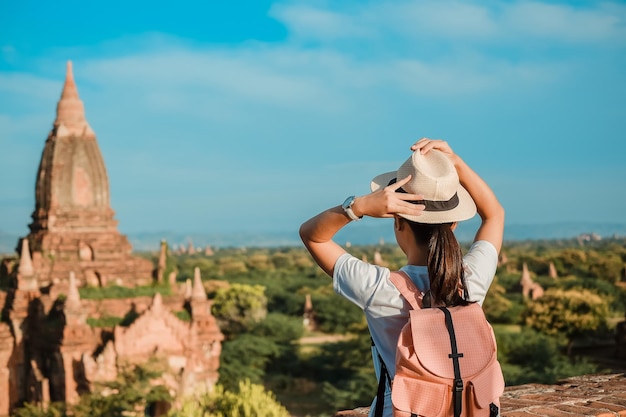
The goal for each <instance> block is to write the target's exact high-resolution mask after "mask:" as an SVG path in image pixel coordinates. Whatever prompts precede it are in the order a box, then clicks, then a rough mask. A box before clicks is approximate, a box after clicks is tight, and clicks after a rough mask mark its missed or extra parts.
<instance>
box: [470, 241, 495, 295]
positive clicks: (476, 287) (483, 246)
mask: <svg viewBox="0 0 626 417" xmlns="http://www.w3.org/2000/svg"><path fill="white" fill-rule="evenodd" d="M463 263H464V264H465V265H464V266H465V285H467V291H468V293H469V298H470V301H476V302H478V304H480V305H482V304H483V301H484V300H485V296H486V295H487V291H489V286H491V283H492V282H493V278H494V276H495V275H496V269H497V268H498V251H497V250H496V248H495V247H494V246H493V245H492V244H491V243H490V242H488V241H486V240H479V241H477V242H474V243H473V244H472V246H471V247H470V249H469V251H468V252H467V254H466V255H465V256H464V257H463Z"/></svg>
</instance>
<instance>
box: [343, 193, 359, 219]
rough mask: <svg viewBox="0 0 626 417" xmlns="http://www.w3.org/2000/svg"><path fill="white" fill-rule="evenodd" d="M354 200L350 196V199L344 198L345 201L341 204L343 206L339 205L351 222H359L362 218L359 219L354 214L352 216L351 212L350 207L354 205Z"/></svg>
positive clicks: (354, 198) (353, 197)
mask: <svg viewBox="0 0 626 417" xmlns="http://www.w3.org/2000/svg"><path fill="white" fill-rule="evenodd" d="M355 200H356V197H355V196H353V195H351V196H350V197H348V198H346V201H344V202H343V204H342V205H341V208H342V209H343V211H345V212H346V214H347V215H348V217H350V218H351V219H352V220H354V221H359V220H361V219H362V218H363V216H361V217H359V216H357V215H356V214H354V211H352V205H353V204H354V201H355Z"/></svg>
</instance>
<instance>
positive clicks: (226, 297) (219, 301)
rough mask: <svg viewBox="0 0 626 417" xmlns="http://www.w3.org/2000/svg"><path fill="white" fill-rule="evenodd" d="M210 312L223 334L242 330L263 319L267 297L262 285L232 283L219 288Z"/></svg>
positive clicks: (228, 334) (265, 312)
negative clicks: (226, 286)
mask: <svg viewBox="0 0 626 417" xmlns="http://www.w3.org/2000/svg"><path fill="white" fill-rule="evenodd" d="M212 313H213V315H214V316H215V318H216V319H217V321H218V322H219V324H220V329H221V330H222V332H224V334H226V335H227V336H230V335H232V334H237V333H241V332H243V331H244V330H245V329H247V328H248V327H249V326H251V325H253V324H254V323H256V322H259V321H260V320H263V319H264V318H265V316H266V314H267V298H266V297H265V287H263V286H262V285H246V284H232V285H231V286H230V287H228V288H220V289H218V290H217V292H216V294H215V299H214V300H213V308H212Z"/></svg>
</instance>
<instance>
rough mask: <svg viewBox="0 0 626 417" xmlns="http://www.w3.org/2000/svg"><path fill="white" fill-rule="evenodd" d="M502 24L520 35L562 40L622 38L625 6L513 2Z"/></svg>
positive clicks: (619, 39)
mask: <svg viewBox="0 0 626 417" xmlns="http://www.w3.org/2000/svg"><path fill="white" fill-rule="evenodd" d="M501 24H502V26H503V27H506V28H508V29H510V30H511V32H513V33H515V34H519V35H520V36H525V35H530V36H533V37H536V38H539V39H546V40H556V41H564V42H593V43H597V42H604V41H619V42H620V43H622V44H623V43H624V41H626V26H625V24H626V7H624V6H621V5H617V4H613V5H611V4H604V5H603V4H600V5H599V6H598V7H596V8H575V7H573V6H569V5H557V4H547V3H539V2H518V3H513V4H512V5H511V6H510V7H508V8H507V9H505V11H504V13H503V18H502V23H501Z"/></svg>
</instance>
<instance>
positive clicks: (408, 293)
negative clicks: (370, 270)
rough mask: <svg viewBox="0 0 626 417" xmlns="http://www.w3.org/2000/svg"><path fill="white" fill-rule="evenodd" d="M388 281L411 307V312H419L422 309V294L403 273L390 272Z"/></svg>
mask: <svg viewBox="0 0 626 417" xmlns="http://www.w3.org/2000/svg"><path fill="white" fill-rule="evenodd" d="M389 280H390V281H391V282H392V283H393V285H394V286H395V287H396V288H397V289H398V291H400V294H402V296H403V297H404V298H405V299H406V301H407V302H408V303H409V304H410V305H411V308H413V310H419V309H421V308H422V298H423V297H424V293H422V292H421V291H420V290H419V289H418V288H417V287H416V286H415V284H414V283H413V281H412V280H411V278H409V276H408V275H407V273H406V272H404V271H391V274H389Z"/></svg>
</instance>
